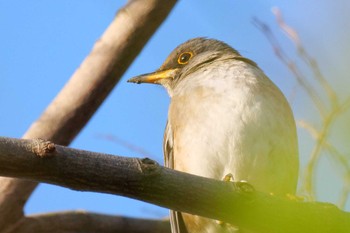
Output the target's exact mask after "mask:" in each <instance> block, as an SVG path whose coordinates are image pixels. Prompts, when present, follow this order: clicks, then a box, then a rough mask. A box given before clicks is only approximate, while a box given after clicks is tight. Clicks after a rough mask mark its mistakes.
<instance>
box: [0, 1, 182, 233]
mask: <svg viewBox="0 0 350 233" xmlns="http://www.w3.org/2000/svg"><path fill="white" fill-rule="evenodd" d="M175 3H176V0H169V1H162V0H148V1H147V4H145V1H144V0H134V1H129V3H128V4H127V5H126V6H125V7H124V8H122V9H121V10H120V11H119V12H118V14H117V15H116V17H115V19H114V20H113V22H112V23H111V24H110V26H109V27H108V28H107V30H106V31H105V32H104V34H103V35H102V37H101V38H100V39H99V40H98V41H97V42H96V44H95V46H94V48H93V49H92V51H91V53H90V55H89V56H88V57H87V58H86V59H85V60H84V61H83V63H82V64H81V66H80V67H79V68H78V69H77V71H76V72H75V73H74V75H73V76H72V78H71V79H70V80H69V82H68V83H67V84H66V86H65V87H64V88H63V89H62V91H61V92H60V93H59V94H58V95H57V96H56V98H55V99H54V100H53V101H52V103H51V104H50V105H49V106H48V107H47V109H46V110H45V112H44V113H43V114H42V115H41V117H40V118H39V119H38V120H37V121H36V122H35V123H33V124H32V126H31V127H30V129H29V130H28V131H27V132H26V133H25V135H24V138H45V139H49V140H52V141H54V142H55V143H58V144H62V145H68V144H69V143H70V142H71V141H72V140H73V138H74V137H75V136H76V135H77V134H78V132H79V131H80V130H81V129H82V128H83V127H84V125H85V124H86V122H87V121H88V120H89V119H90V118H91V116H92V115H93V113H94V112H95V111H96V110H97V108H98V107H99V106H100V104H101V103H102V101H103V100H104V99H105V98H106V96H107V95H108V94H109V92H110V91H111V90H112V88H113V87H114V86H115V84H116V83H117V82H118V81H119V80H120V78H121V76H122V75H123V73H124V72H125V70H126V69H127V67H128V66H129V65H130V64H131V62H132V61H133V59H134V58H135V57H136V56H137V54H138V53H139V52H140V51H141V49H142V47H143V46H144V45H145V44H146V42H147V41H148V39H149V38H150V37H151V35H152V34H153V33H154V32H155V30H156V29H157V28H158V26H159V25H160V24H161V23H162V22H163V20H164V19H165V18H166V17H167V15H168V14H169V12H170V10H171V9H172V7H173V6H174V4H175ZM0 184H1V185H0V216H1V217H0V231H1V230H2V229H5V228H6V227H8V226H10V225H11V224H14V222H16V221H19V220H20V218H21V217H23V206H24V204H25V202H26V201H27V199H28V197H29V196H30V194H31V193H32V191H33V190H34V189H35V187H36V185H37V183H35V182H30V181H23V180H17V179H8V178H1V177H0Z"/></svg>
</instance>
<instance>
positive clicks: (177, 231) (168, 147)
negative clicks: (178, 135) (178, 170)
mask: <svg viewBox="0 0 350 233" xmlns="http://www.w3.org/2000/svg"><path fill="white" fill-rule="evenodd" d="M173 148H174V134H173V131H172V129H171V126H170V125H169V123H168V122H167V125H166V128H165V132H164V141H163V151H164V162H165V166H166V167H168V168H171V169H174V150H173ZM170 225H171V232H172V233H187V229H186V226H185V224H184V222H183V218H182V214H181V212H178V211H174V210H170Z"/></svg>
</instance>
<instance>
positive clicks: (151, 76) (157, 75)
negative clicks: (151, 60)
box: [128, 68, 179, 84]
mask: <svg viewBox="0 0 350 233" xmlns="http://www.w3.org/2000/svg"><path fill="white" fill-rule="evenodd" d="M178 70H179V69H177V68H176V69H168V70H161V71H156V72H153V73H148V74H143V75H139V76H136V77H133V78H131V79H129V80H128V82H129V83H137V84H140V83H155V84H159V83H160V82H161V80H163V79H169V78H171V79H173V78H174V77H175V75H176V74H177V72H178Z"/></svg>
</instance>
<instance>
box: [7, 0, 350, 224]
mask: <svg viewBox="0 0 350 233" xmlns="http://www.w3.org/2000/svg"><path fill="white" fill-rule="evenodd" d="M125 2H126V1H109V0H105V1H93V0H86V1H70V0H63V1H19V0H12V1H4V0H0V29H1V36H0V106H1V109H2V112H1V113H0V135H1V136H7V137H16V138H19V137H21V136H22V135H23V134H24V132H25V131H26V130H27V129H28V127H29V126H30V124H31V123H32V122H33V121H35V120H36V119H37V118H38V117H39V116H40V114H41V113H42V112H43V110H44V109H45V107H46V106H47V105H48V104H49V103H50V102H51V100H52V99H53V98H54V97H55V95H56V94H57V93H58V92H59V91H60V89H61V88H62V87H63V85H64V84H65V83H66V82H67V80H68V79H69V78H70V76H71V75H72V74H73V72H74V71H75V69H76V68H77V67H78V66H79V64H80V63H81V61H82V60H83V59H84V58H85V56H86V55H88V54H89V52H90V50H91V48H92V46H93V44H94V43H95V41H96V40H97V39H98V38H99V37H100V35H101V34H102V33H103V31H104V30H105V29H106V28H107V26H108V24H109V23H110V22H111V20H112V19H113V17H114V15H115V14H116V12H117V10H118V9H119V8H120V7H121V6H123V5H124V4H125ZM273 6H278V7H280V8H281V10H282V12H283V13H284V16H285V20H286V21H287V22H288V23H289V24H290V25H292V26H293V27H295V28H296V29H297V30H298V32H299V34H300V37H301V39H302V41H303V42H304V44H305V46H306V47H307V48H308V49H309V51H310V53H311V54H312V55H313V56H314V57H317V59H318V62H319V65H320V67H321V69H322V71H323V72H324V74H325V75H326V76H327V77H330V81H331V82H332V83H333V84H334V86H335V87H336V88H337V91H339V93H340V95H345V94H344V93H346V92H347V90H348V87H349V81H346V80H345V78H346V74H347V73H348V72H349V69H350V68H349V65H348V63H349V57H348V56H349V55H348V54H350V46H349V44H348V41H350V34H349V31H348V30H349V29H348V28H350V27H349V22H350V21H349V18H348V17H349V16H347V14H348V12H349V10H350V3H348V2H347V1H346V0H343V1H342V0H338V1H326V0H324V1H317V0H310V1H301V0H295V1H277V0H275V1H267V0H259V1H253V0H245V1H243V0H240V1H239V0H237V1H232V0H222V1H199V0H193V1H180V2H179V3H178V4H177V5H176V7H175V8H174V9H173V11H172V13H171V14H170V16H169V17H168V18H167V20H166V21H165V22H164V23H163V24H162V26H161V27H160V28H159V30H158V31H157V32H156V33H155V35H154V36H153V37H152V38H151V40H150V41H149V42H148V44H147V45H146V46H145V48H144V49H143V51H142V52H141V54H140V55H139V56H138V57H137V59H136V60H135V61H134V63H133V64H132V65H131V67H130V68H129V69H128V70H127V72H126V73H125V75H124V76H123V79H122V80H121V82H120V83H119V85H118V86H117V87H116V88H115V89H114V91H113V92H112V93H111V95H110V96H109V97H108V99H107V100H106V101H105V102H104V104H103V105H102V106H101V107H100V109H99V110H98V112H97V113H96V114H95V115H94V116H93V118H92V119H91V121H90V122H89V123H88V125H87V126H86V127H85V128H84V129H83V130H82V131H81V133H80V134H79V135H78V137H77V138H76V139H75V140H74V142H73V143H72V144H71V146H72V147H75V148H79V149H84V150H91V151H98V152H103V153H111V154H118V155H123V156H137V157H141V156H142V155H140V154H137V152H135V151H130V150H128V148H126V147H125V146H121V145H120V144H118V143H114V142H112V141H109V140H106V139H105V138H103V136H104V135H114V136H115V137H118V138H121V139H123V140H125V141H127V142H129V143H131V144H134V145H137V146H140V147H142V148H143V149H144V150H146V151H148V153H149V154H148V155H147V156H148V157H151V158H153V159H155V160H157V161H159V162H160V163H162V157H163V156H162V140H163V130H164V126H165V122H166V117H167V106H168V103H169V98H168V96H167V94H166V92H165V91H164V90H163V89H162V88H161V87H159V86H152V85H142V86H140V85H132V84H128V83H126V80H127V79H128V78H130V77H133V76H135V75H138V74H142V73H146V72H150V71H153V70H155V69H156V68H157V67H158V66H160V65H161V63H162V62H163V60H164V59H165V58H166V57H167V55H168V54H169V53H170V52H171V51H172V49H173V48H175V47H176V46H177V45H178V44H180V43H182V42H184V41H186V40H188V39H190V38H193V37H198V36H207V37H211V38H216V39H220V40H223V41H225V42H226V43H228V44H230V45H232V46H233V47H234V48H236V49H237V50H238V51H240V52H241V53H242V54H243V55H244V56H246V57H249V58H251V59H253V60H254V61H256V62H257V63H258V64H259V66H260V67H261V68H262V69H263V70H264V71H265V72H266V74H267V75H268V76H269V77H270V78H271V79H272V80H273V81H274V82H275V83H276V84H277V85H278V86H279V87H280V88H281V90H282V91H283V92H284V93H285V95H286V96H287V98H288V99H289V100H290V101H291V103H292V108H293V111H294V113H295V116H296V118H297V119H307V120H311V121H315V122H316V124H317V123H318V121H317V118H315V111H314V108H313V107H310V106H311V105H310V102H309V101H308V100H307V99H306V96H305V94H304V93H303V91H302V90H301V89H300V88H298V87H297V85H296V82H295V80H294V78H293V76H292V75H291V74H290V73H289V71H288V70H287V69H286V68H285V67H284V66H283V65H282V63H281V62H280V61H279V60H278V59H276V57H275V56H274V53H273V51H272V49H271V47H270V45H269V43H268V41H267V40H266V38H265V37H264V35H262V33H261V32H260V31H259V30H257V28H256V27H254V25H253V24H252V18H253V17H257V18H259V19H261V20H263V21H264V22H266V23H267V24H269V25H270V26H271V28H272V30H273V31H274V32H275V33H276V35H277V37H278V39H279V40H280V42H281V45H282V46H283V47H284V48H286V50H287V51H288V52H289V53H290V54H291V56H292V58H293V59H297V56H296V52H295V50H294V47H293V44H292V43H291V42H290V41H289V40H288V39H286V37H285V35H284V34H283V33H282V32H280V31H279V30H278V27H277V25H276V23H275V19H274V16H273V14H272V13H271V7H273ZM302 68H303V69H304V70H305V72H306V73H307V74H308V71H306V69H305V67H303V66H302ZM345 84H346V85H345ZM294 94H296V97H293V96H294ZM314 119H316V120H314ZM347 125H348V124H347ZM347 129H349V127H347ZM298 133H299V142H300V154H301V164H302V167H303V165H305V162H306V158H307V156H308V155H309V153H310V150H311V148H312V140H311V139H310V137H309V136H308V134H306V133H305V131H304V130H302V129H299V130H298ZM347 139H348V138H347ZM344 147H345V149H347V151H348V152H349V148H348V147H347V146H344ZM329 164H330V162H329V160H327V159H323V160H322V164H321V166H320V169H319V170H318V174H319V176H318V180H319V181H318V183H319V186H318V191H319V199H320V200H322V201H329V202H336V200H337V199H336V197H337V195H338V191H339V187H340V186H339V182H338V180H339V179H340V178H339V175H338V174H337V173H336V172H335V170H336V167H335V166H334V164H333V165H332V164H330V165H329ZM116 172H117V171H116ZM75 209H84V210H88V211H95V212H102V213H111V214H118V215H127V216H138V217H149V218H159V217H164V216H166V215H167V214H168V212H167V210H165V209H163V208H159V207H155V206H153V205H149V204H146V203H142V202H139V201H134V200H130V199H127V198H122V197H117V196H113V195H107V194H96V193H87V192H85V193H84V192H76V191H71V190H69V189H65V188H59V187H55V186H52V185H45V184H41V185H40V186H39V188H38V189H37V190H36V191H35V192H34V194H33V195H32V197H31V199H30V200H29V202H28V203H27V205H26V208H25V211H26V213H41V212H48V211H60V210H75ZM347 209H348V210H349V209H350V207H349V203H348V205H347Z"/></svg>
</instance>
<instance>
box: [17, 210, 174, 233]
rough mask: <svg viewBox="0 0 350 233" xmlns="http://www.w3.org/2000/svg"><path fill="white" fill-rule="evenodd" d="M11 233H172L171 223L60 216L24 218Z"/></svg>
mask: <svg viewBox="0 0 350 233" xmlns="http://www.w3.org/2000/svg"><path fill="white" fill-rule="evenodd" d="M11 232H16V233H33V232H35V233H47V232H50V233H80V232H81V233H95V232H99V233H116V232H128V233H150V232H157V233H169V232H170V224H169V221H168V220H146V219H136V218H126V217H117V216H112V215H104V214H96V213H87V212H84V211H70V212H57V213H49V214H40V215H32V216H28V217H25V218H23V220H22V221H20V222H19V224H17V226H16V227H15V228H14V229H11Z"/></svg>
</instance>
